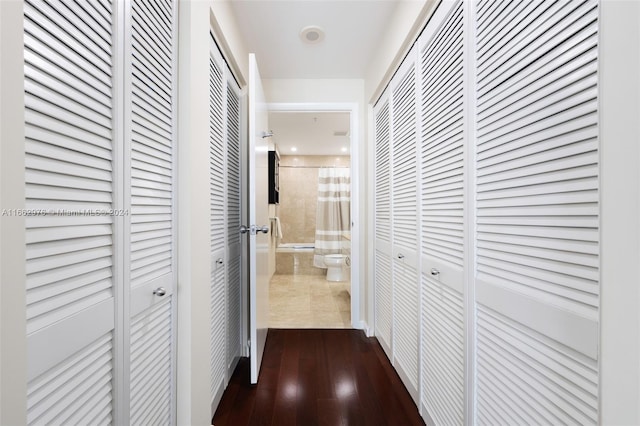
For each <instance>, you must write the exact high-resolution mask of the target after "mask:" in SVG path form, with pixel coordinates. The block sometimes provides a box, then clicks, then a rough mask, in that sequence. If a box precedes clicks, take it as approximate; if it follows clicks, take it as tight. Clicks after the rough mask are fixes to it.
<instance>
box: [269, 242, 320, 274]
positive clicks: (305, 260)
mask: <svg viewBox="0 0 640 426" xmlns="http://www.w3.org/2000/svg"><path fill="white" fill-rule="evenodd" d="M313 249H314V245H313V243H285V244H280V245H279V246H278V247H277V248H276V274H281V275H324V274H325V272H326V269H322V268H316V267H315V266H313Z"/></svg>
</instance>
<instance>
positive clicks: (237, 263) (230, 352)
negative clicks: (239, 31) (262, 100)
mask: <svg viewBox="0 0 640 426" xmlns="http://www.w3.org/2000/svg"><path fill="white" fill-rule="evenodd" d="M227 76H228V77H227V89H226V90H227V113H226V121H227V126H226V129H227V132H226V167H225V172H226V185H227V187H226V193H227V200H226V202H227V208H226V212H227V218H226V219H227V247H226V257H227V270H226V278H227V279H226V281H227V283H226V285H227V290H226V309H227V313H226V315H227V318H226V319H227V327H226V335H227V336H226V344H227V353H226V357H227V358H226V369H227V377H230V376H231V374H232V373H233V370H234V369H235V366H236V364H237V362H238V360H239V359H240V356H241V354H242V309H241V307H242V290H241V288H242V271H241V268H242V236H241V234H240V232H239V231H240V223H241V220H242V211H241V201H240V199H241V196H242V188H241V181H240V170H241V160H240V125H241V124H240V109H241V105H240V89H239V87H238V86H237V84H236V83H235V81H233V78H232V77H231V72H230V71H229V69H228V68H227Z"/></svg>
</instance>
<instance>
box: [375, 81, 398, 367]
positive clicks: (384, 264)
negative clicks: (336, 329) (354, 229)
mask: <svg viewBox="0 0 640 426" xmlns="http://www.w3.org/2000/svg"><path fill="white" fill-rule="evenodd" d="M390 113H391V111H390V103H389V94H388V91H387V92H385V94H383V96H382V98H381V99H380V100H379V101H378V103H377V104H376V106H375V108H374V117H375V123H374V126H375V190H374V193H375V212H374V215H375V224H374V236H375V241H374V262H375V277H374V287H375V307H374V309H375V334H376V337H377V338H378V340H379V341H380V344H381V345H382V347H383V348H384V350H385V351H386V353H387V356H388V357H389V359H392V358H393V354H392V352H391V341H392V326H393V298H392V297H393V294H392V287H391V144H390V142H391V138H390V137H391V127H390V126H391V122H390V119H391V116H390Z"/></svg>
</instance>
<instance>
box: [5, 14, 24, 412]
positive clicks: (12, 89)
mask: <svg viewBox="0 0 640 426" xmlns="http://www.w3.org/2000/svg"><path fill="white" fill-rule="evenodd" d="M23 6H24V4H23V2H19V1H0V89H1V91H2V96H0V140H1V141H0V208H2V209H5V208H6V209H23V208H24V206H25V167H24V164H25V154H24V56H23V55H24V37H23V34H24V30H23V25H24V12H23ZM24 219H25V218H24V216H8V217H6V216H0V236H1V238H0V254H1V255H0V424H3V425H4V424H25V423H26V421H27V418H26V413H27V342H26V340H27V336H26V333H25V330H26V318H27V314H26V302H25V298H26V287H25V281H26V276H25V264H26V261H25V257H26V254H25V253H26V243H25V235H26V232H25V220H24Z"/></svg>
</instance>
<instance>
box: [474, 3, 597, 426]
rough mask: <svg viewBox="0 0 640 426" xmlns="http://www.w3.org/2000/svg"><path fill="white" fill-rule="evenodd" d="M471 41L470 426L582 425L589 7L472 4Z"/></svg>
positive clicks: (588, 235)
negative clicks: (514, 425) (473, 420)
mask: <svg viewBox="0 0 640 426" xmlns="http://www.w3.org/2000/svg"><path fill="white" fill-rule="evenodd" d="M496 22H504V23H505V24H504V25H497V24H496ZM477 31H478V34H477V46H476V55H477V57H478V66H477V114H478V115H477V123H476V126H477V132H478V139H477V148H476V149H477V166H476V167H477V169H476V175H477V185H476V192H477V196H476V198H477V211H476V214H477V219H476V221H477V222H476V227H477V236H476V238H477V290H476V292H477V310H478V316H477V343H476V344H477V387H478V394H477V401H478V402H477V410H478V420H479V421H480V422H481V423H495V422H502V423H510V422H518V423H527V422H536V423H539V422H549V423H580V424H595V423H597V420H598V411H597V406H598V404H597V395H598V392H597V389H598V329H599V327H598V321H599V319H598V318H599V293H600V289H599V287H600V283H599V263H600V260H599V218H598V215H599V206H598V200H599V185H598V179H599V167H598V158H599V153H598V146H599V141H598V99H597V93H598V87H597V72H598V69H597V58H598V46H597V43H598V3H597V2H596V1H571V2H559V3H547V2H543V3H532V4H529V5H526V6H524V5H522V6H519V7H515V8H514V7H512V8H509V9H508V10H507V9H502V8H500V7H498V5H495V4H493V3H491V2H486V3H484V4H482V3H481V4H480V5H479V6H478V14H477ZM558 324H562V327H559V326H558Z"/></svg>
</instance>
